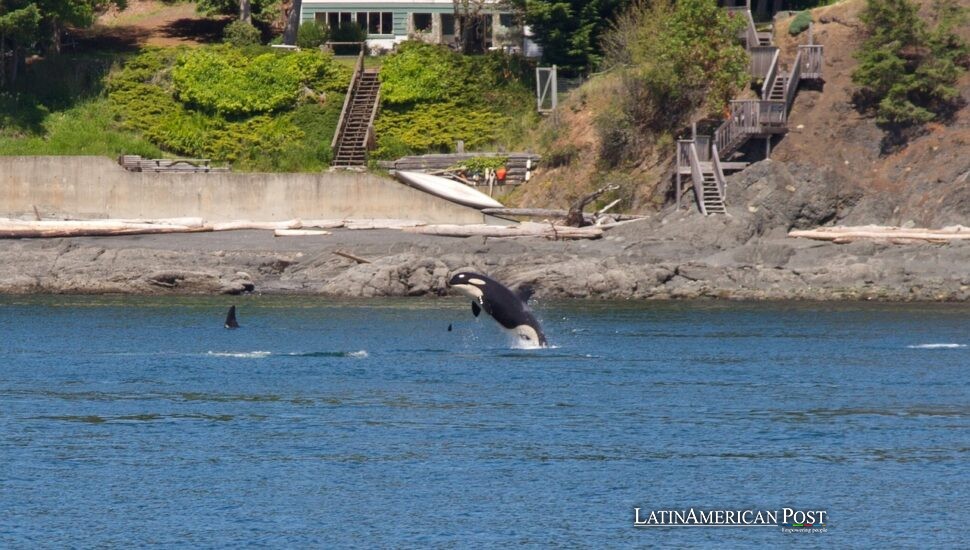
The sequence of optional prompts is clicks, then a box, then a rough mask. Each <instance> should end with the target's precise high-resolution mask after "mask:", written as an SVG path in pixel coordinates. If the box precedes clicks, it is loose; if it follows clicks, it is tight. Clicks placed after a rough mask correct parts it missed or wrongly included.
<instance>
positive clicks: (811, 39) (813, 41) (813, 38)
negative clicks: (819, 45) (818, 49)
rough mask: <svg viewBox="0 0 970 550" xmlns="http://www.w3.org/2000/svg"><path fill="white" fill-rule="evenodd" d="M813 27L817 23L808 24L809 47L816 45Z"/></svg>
mask: <svg viewBox="0 0 970 550" xmlns="http://www.w3.org/2000/svg"><path fill="white" fill-rule="evenodd" d="M813 25H815V23H809V24H808V45H809V46H813V45H815V36H814V33H813V32H812V26H813Z"/></svg>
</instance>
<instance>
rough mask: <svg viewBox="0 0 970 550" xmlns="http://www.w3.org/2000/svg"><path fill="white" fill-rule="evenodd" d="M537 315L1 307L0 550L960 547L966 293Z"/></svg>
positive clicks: (406, 309) (124, 304)
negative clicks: (680, 521)
mask: <svg viewBox="0 0 970 550" xmlns="http://www.w3.org/2000/svg"><path fill="white" fill-rule="evenodd" d="M232 303H234V304H236V305H237V307H238V316H239V322H240V324H241V325H242V327H241V328H240V329H238V330H226V329H224V328H223V327H222V324H223V319H224V316H225V312H226V309H227V308H228V306H229V305H230V304H232ZM535 309H536V311H537V314H538V316H539V317H540V318H541V319H542V321H543V323H544V327H545V332H546V334H547V336H548V337H549V340H550V342H551V343H552V344H553V347H552V348H549V349H540V350H521V349H514V348H512V347H511V346H510V344H509V340H508V339H507V338H506V337H505V335H504V334H502V333H501V332H500V331H499V330H498V329H497V327H496V325H495V323H494V322H492V321H491V320H490V319H488V318H486V317H485V316H484V315H483V316H482V317H480V318H478V319H475V318H473V317H472V315H471V311H470V308H469V306H468V304H467V303H466V302H464V301H462V300H459V299H414V300H407V301H404V300H370V301H334V300H328V299H323V298H266V297H245V298H228V297H227V298H205V299H186V298H179V299H149V298H121V297H117V298H105V297H70V296H55V297H41V298H15V297H6V298H0V547H3V548H44V547H78V548H84V547H95V546H97V547H136V546H146V545H159V546H166V547H168V546H181V547H240V546H258V545H263V546H270V547H280V548H308V547H316V548H344V547H361V548H401V547H445V548H466V547H474V548H492V547H505V546H511V545H516V546H533V547H544V548H545V547H562V546H567V547H577V546H579V547H592V548H615V547H649V546H660V547H668V548H678V547H737V546H748V545H750V546H762V547H778V546H795V545H797V546H799V547H809V548H812V547H840V548H853V547H869V548H881V547H892V548H897V547H913V548H959V547H962V548H966V547H967V545H968V540H970V532H968V527H967V521H966V516H967V511H968V508H970V347H968V346H970V307H968V306H966V305H947V304H942V305H886V304H883V305H878V304H788V303H775V304H746V303H712V302H705V303H638V304H630V303H607V302H573V303H542V302H540V303H538V304H536V306H535ZM449 325H451V326H452V330H451V331H449V330H448V327H449ZM635 508H640V509H641V512H640V514H641V517H642V518H643V517H646V516H647V515H649V512H650V511H657V510H688V509H690V508H694V509H695V510H698V511H699V510H775V511H781V510H783V508H791V509H797V510H825V511H826V513H827V516H826V521H825V526H824V532H816V533H786V532H783V530H782V529H781V528H780V527H777V526H770V527H765V526H758V527H749V528H727V527H723V528H718V527H714V528H700V527H686V528H644V527H635V526H634V520H635V511H634V510H635Z"/></svg>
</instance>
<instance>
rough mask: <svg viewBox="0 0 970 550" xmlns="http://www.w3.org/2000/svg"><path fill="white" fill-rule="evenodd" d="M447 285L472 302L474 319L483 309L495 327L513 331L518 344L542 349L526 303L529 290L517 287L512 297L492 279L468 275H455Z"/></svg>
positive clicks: (543, 342)
mask: <svg viewBox="0 0 970 550" xmlns="http://www.w3.org/2000/svg"><path fill="white" fill-rule="evenodd" d="M448 286H450V287H452V288H455V289H457V290H459V291H460V292H462V293H464V294H466V295H467V296H469V297H470V298H471V299H472V314H473V315H475V317H478V314H479V313H481V312H482V310H483V309H484V310H485V313H488V314H489V315H491V316H492V318H493V319H495V320H496V321H497V322H498V324H500V325H502V326H503V327H504V328H505V329H507V330H510V331H513V332H514V333H515V334H516V335H517V336H518V338H519V341H520V342H521V343H522V344H524V345H526V346H529V347H545V346H546V336H545V335H544V334H543V333H542V328H540V327H539V322H538V321H536V318H535V316H534V315H532V312H531V311H529V306H528V304H527V303H526V302H528V300H529V297H530V296H531V295H532V289H531V288H528V287H525V288H520V289H519V293H518V294H516V293H515V292H512V291H511V290H510V289H509V288H508V287H506V286H505V285H503V284H502V283H500V282H498V281H496V280H495V279H492V278H489V277H486V276H485V275H481V274H479V273H470V272H462V273H457V274H455V276H454V277H452V278H451V280H450V281H448Z"/></svg>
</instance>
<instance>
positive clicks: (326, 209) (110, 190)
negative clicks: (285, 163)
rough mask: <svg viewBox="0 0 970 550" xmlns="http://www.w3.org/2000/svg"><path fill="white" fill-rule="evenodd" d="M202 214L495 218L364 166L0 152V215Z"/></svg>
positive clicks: (446, 220) (260, 217)
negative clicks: (281, 170) (151, 168)
mask: <svg viewBox="0 0 970 550" xmlns="http://www.w3.org/2000/svg"><path fill="white" fill-rule="evenodd" d="M35 207H36V208H37V210H38V211H39V212H40V213H41V215H42V216H44V217H56V218H72V219H101V218H172V217H182V216H193V217H201V218H204V219H206V220H208V221H229V220H243V219H248V220H286V219H292V218H304V219H339V218H394V219H409V220H422V221H425V222H428V223H457V224H470V223H482V222H498V221H499V220H497V219H495V218H492V217H490V216H485V215H483V214H482V213H481V212H479V211H477V210H475V209H472V208H468V207H465V206H461V205H458V204H455V203H452V202H450V201H446V200H444V199H440V198H438V197H435V196H433V195H430V194H428V193H425V192H423V191H419V190H417V189H412V188H410V187H407V186H406V185H403V184H400V183H398V182H396V181H394V180H391V179H388V178H382V177H379V176H375V175H373V174H368V173H358V172H332V173H307V174H250V173H232V172H212V173H208V174H206V173H147V172H146V173H138V172H128V171H127V170H125V169H124V168H122V167H121V166H119V165H118V164H117V163H116V162H115V161H113V160H111V159H108V158H104V157H0V216H3V217H23V216H30V217H33V215H34V208H35Z"/></svg>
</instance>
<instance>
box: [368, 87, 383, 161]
mask: <svg viewBox="0 0 970 550" xmlns="http://www.w3.org/2000/svg"><path fill="white" fill-rule="evenodd" d="M380 104H381V89H380V88H377V97H375V98H374V106H373V107H371V110H370V121H368V123H367V136H366V138H365V143H366V144H367V149H368V150H370V149H373V148H374V147H376V146H377V139H376V132H375V130H374V121H375V120H377V108H378V106H379V105H380Z"/></svg>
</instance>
